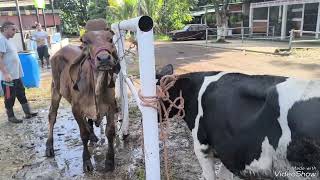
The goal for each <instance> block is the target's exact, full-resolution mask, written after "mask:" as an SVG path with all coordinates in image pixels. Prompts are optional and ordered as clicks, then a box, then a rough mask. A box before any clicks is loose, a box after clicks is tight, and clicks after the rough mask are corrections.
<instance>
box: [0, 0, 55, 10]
mask: <svg viewBox="0 0 320 180" xmlns="http://www.w3.org/2000/svg"><path fill="white" fill-rule="evenodd" d="M18 2H19V6H32V5H34V3H33V0H19V1H18ZM45 2H46V4H50V1H49V0H45ZM7 7H16V2H15V1H14V0H0V8H7Z"/></svg>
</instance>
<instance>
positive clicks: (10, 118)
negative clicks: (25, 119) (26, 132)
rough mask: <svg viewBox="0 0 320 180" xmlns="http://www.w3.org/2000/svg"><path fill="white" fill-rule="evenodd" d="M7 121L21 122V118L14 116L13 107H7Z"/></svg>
mask: <svg viewBox="0 0 320 180" xmlns="http://www.w3.org/2000/svg"><path fill="white" fill-rule="evenodd" d="M7 116H8V121H9V122H12V123H22V120H21V119H18V118H16V117H15V116H14V113H13V109H7Z"/></svg>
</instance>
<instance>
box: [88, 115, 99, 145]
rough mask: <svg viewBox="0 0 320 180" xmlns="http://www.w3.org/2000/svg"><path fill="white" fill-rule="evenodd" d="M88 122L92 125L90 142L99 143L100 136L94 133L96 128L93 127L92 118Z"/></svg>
mask: <svg viewBox="0 0 320 180" xmlns="http://www.w3.org/2000/svg"><path fill="white" fill-rule="evenodd" d="M88 123H89V127H90V138H89V140H90V144H93V143H97V142H98V141H99V139H98V137H97V136H96V135H95V134H94V129H93V121H92V119H89V120H88Z"/></svg>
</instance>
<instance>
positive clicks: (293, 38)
mask: <svg viewBox="0 0 320 180" xmlns="http://www.w3.org/2000/svg"><path fill="white" fill-rule="evenodd" d="M303 34H312V35H315V36H314V37H312V36H310V38H301V37H302V35H303ZM319 34H320V32H315V31H302V30H294V29H292V30H291V31H290V36H289V37H290V39H289V47H288V49H289V50H291V49H292V45H293V43H299V42H300V43H301V42H320V39H319Z"/></svg>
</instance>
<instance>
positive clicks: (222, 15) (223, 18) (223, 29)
mask: <svg viewBox="0 0 320 180" xmlns="http://www.w3.org/2000/svg"><path fill="white" fill-rule="evenodd" d="M227 6H228V2H227V3H226V4H223V5H222V6H220V4H219V3H215V11H216V22H217V42H225V37H226V36H227V35H228V29H227V28H228V16H227Z"/></svg>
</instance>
